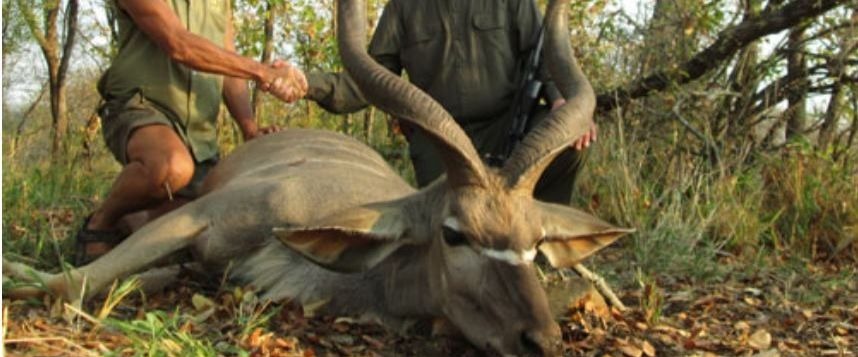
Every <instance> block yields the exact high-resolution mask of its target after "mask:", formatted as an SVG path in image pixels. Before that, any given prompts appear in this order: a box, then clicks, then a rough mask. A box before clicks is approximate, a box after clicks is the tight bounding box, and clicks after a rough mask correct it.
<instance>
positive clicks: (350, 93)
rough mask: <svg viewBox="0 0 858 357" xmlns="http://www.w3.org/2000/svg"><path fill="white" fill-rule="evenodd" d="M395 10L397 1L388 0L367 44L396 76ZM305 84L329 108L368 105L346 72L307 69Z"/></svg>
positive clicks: (397, 34) (398, 27)
mask: <svg viewBox="0 0 858 357" xmlns="http://www.w3.org/2000/svg"><path fill="white" fill-rule="evenodd" d="M398 14H399V11H398V7H397V5H396V1H391V2H389V3H388V4H387V5H386V6H385V8H384V11H383V12H382V15H381V18H380V19H379V21H378V26H377V27H376V30H375V33H374V34H373V36H372V41H370V45H369V54H370V56H372V57H373V58H374V59H375V61H376V62H378V63H379V64H381V65H382V66H384V67H385V68H387V69H388V70H390V71H391V72H393V73H394V74H395V75H397V76H398V75H401V74H402V64H401V63H400V60H399V52H400V48H401V46H400V43H401V41H400V40H401V38H402V34H403V32H402V21H401V20H400V17H399V16H398ZM307 84H308V86H309V89H308V91H307V98H308V99H310V100H312V101H315V102H316V103H318V104H319V106H321V107H322V108H324V109H325V110H327V111H329V112H332V113H337V114H345V113H352V112H356V111H358V110H361V109H363V108H366V107H367V106H368V105H369V103H368V102H367V101H366V99H365V98H364V97H363V94H362V93H361V91H360V89H359V88H358V86H357V84H356V83H355V82H354V80H353V79H352V78H351V77H350V76H349V75H348V74H347V73H346V72H340V73H319V72H314V73H309V74H308V75H307Z"/></svg>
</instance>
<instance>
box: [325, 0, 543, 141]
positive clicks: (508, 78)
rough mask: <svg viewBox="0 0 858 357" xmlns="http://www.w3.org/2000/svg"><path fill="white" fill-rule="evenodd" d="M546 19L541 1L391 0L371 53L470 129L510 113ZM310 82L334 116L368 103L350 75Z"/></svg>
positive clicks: (375, 34) (376, 33)
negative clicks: (526, 61) (523, 70)
mask: <svg viewBox="0 0 858 357" xmlns="http://www.w3.org/2000/svg"><path fill="white" fill-rule="evenodd" d="M541 20H542V17H541V15H540V13H539V11H538V10H537V9H536V5H535V3H534V0H391V1H390V2H389V3H388V4H387V6H386V7H385V9H384V13H383V14H382V16H381V19H380V20H379V22H378V27H377V28H376V30H375V33H374V35H373V38H372V41H371V43H370V46H369V53H370V55H372V57H373V58H375V60H376V61H378V62H379V63H380V64H381V65H383V66H384V67H387V68H388V69H389V70H390V71H392V72H393V73H396V74H402V72H403V70H404V71H405V72H406V73H407V74H408V78H409V80H410V81H411V82H412V83H414V84H415V85H416V86H417V87H419V88H420V89H422V90H424V91H425V92H427V93H428V94H429V95H430V96H432V97H433V98H435V100H437V101H438V102H439V103H441V105H442V106H444V108H445V109H447V111H448V112H450V114H451V115H452V116H453V117H454V118H456V120H457V121H458V122H459V123H460V124H462V125H463V126H465V127H466V130H467V127H468V124H477V126H480V125H479V123H480V122H486V121H491V120H494V119H496V118H498V117H499V116H501V115H503V114H505V113H506V112H507V111H508V110H509V108H510V105H511V104H512V102H513V97H514V95H515V92H516V89H517V86H518V85H519V83H520V78H521V75H522V73H520V72H521V71H520V67H521V63H522V62H523V59H524V58H526V56H527V55H528V54H529V52H530V49H531V48H533V47H534V45H535V44H536V38H537V37H538V34H539V28H540V26H541V23H542V21H541ZM542 77H543V78H545V76H544V75H543V76H542ZM308 82H309V85H310V90H309V93H308V98H310V99H312V100H314V101H316V102H317V103H319V105H321V106H322V107H323V108H325V109H326V110H328V111H332V112H336V113H348V112H353V111H356V110H359V109H361V108H363V107H365V106H366V105H367V104H366V101H365V100H364V99H363V97H362V96H361V94H360V91H359V89H358V88H357V86H356V85H355V84H354V82H353V81H352V80H351V79H350V78H349V77H348V76H347V75H346V74H344V73H339V74H331V73H311V74H309V75H308ZM546 87H547V88H549V92H548V93H547V94H548V95H549V97H551V99H554V98H559V93H557V92H556V89H554V87H553V85H549V86H546Z"/></svg>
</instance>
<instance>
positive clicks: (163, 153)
mask: <svg viewBox="0 0 858 357" xmlns="http://www.w3.org/2000/svg"><path fill="white" fill-rule="evenodd" d="M128 157H129V160H130V161H131V162H136V163H139V164H140V165H142V168H143V170H144V175H145V176H146V180H147V181H148V184H149V185H150V188H149V189H150V190H152V191H153V192H163V193H167V192H166V191H164V190H165V189H167V188H169V190H170V191H171V192H170V193H172V192H175V191H178V190H179V189H181V188H183V187H185V186H187V185H188V183H189V182H190V181H191V179H192V178H193V175H194V159H193V157H192V156H191V153H190V152H189V151H188V149H187V147H185V145H184V143H183V142H182V141H181V139H179V137H178V135H176V133H175V132H174V131H172V129H171V128H169V127H167V126H163V125H153V126H147V127H143V128H140V129H138V130H136V131H135V132H134V133H133V134H132V137H131V139H130V140H129V144H128Z"/></svg>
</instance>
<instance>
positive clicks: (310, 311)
mask: <svg viewBox="0 0 858 357" xmlns="http://www.w3.org/2000/svg"><path fill="white" fill-rule="evenodd" d="M327 303H328V299H323V300H319V301H314V302H310V303H306V304H304V305H303V306H301V307H302V308H303V309H304V316H305V317H313V316H316V312H317V311H319V309H321V308H322V307H323V306H325V304H327Z"/></svg>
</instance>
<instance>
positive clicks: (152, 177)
mask: <svg viewBox="0 0 858 357" xmlns="http://www.w3.org/2000/svg"><path fill="white" fill-rule="evenodd" d="M143 164H144V166H145V168H146V172H147V174H148V178H149V183H150V184H151V186H152V187H151V188H152V189H153V190H158V191H160V190H166V189H168V188H169V190H170V192H169V194H170V195H172V194H173V193H175V192H176V191H178V190H180V189H182V188H183V187H185V186H187V185H188V183H190V182H191V178H193V176H194V160H193V159H192V158H191V157H190V155H188V154H187V153H181V152H168V153H165V155H162V156H160V157H157V158H152V159H150V160H146V161H144V162H143ZM165 193H166V191H165Z"/></svg>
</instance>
